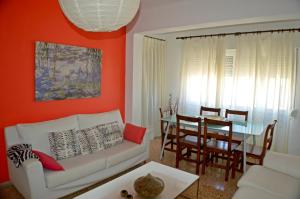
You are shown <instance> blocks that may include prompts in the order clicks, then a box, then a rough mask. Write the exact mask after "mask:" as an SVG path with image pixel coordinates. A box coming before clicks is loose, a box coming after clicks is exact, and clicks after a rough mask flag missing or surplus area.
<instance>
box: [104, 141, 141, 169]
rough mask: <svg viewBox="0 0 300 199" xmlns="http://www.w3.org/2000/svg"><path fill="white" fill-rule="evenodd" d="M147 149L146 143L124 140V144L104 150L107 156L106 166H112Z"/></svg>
mask: <svg viewBox="0 0 300 199" xmlns="http://www.w3.org/2000/svg"><path fill="white" fill-rule="evenodd" d="M144 151H146V147H145V145H144V144H135V143H133V142H129V141H126V140H124V141H123V143H122V144H119V145H116V146H114V147H112V148H109V149H107V150H104V151H103V153H104V154H105V156H106V157H107V163H106V167H107V168H109V167H112V166H114V165H117V164H119V163H120V162H123V161H126V160H129V159H130V158H133V157H135V156H138V155H139V154H141V153H143V152H144Z"/></svg>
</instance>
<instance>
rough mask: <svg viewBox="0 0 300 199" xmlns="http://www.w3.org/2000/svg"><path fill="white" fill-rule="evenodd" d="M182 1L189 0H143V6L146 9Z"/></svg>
mask: <svg viewBox="0 0 300 199" xmlns="http://www.w3.org/2000/svg"><path fill="white" fill-rule="evenodd" d="M180 1H188V0H141V6H142V7H143V8H144V9H148V8H153V7H160V6H164V5H166V4H172V3H178V2H180Z"/></svg>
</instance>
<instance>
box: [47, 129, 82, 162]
mask: <svg viewBox="0 0 300 199" xmlns="http://www.w3.org/2000/svg"><path fill="white" fill-rule="evenodd" d="M74 131H75V130H74V129H71V130H65V131H61V132H50V133H49V135H48V138H49V143H50V151H51V154H52V156H53V157H54V158H55V159H56V160H63V159H67V158H71V157H75V156H77V155H80V154H81V151H80V147H79V143H78V140H77V138H76V135H75V132H74Z"/></svg>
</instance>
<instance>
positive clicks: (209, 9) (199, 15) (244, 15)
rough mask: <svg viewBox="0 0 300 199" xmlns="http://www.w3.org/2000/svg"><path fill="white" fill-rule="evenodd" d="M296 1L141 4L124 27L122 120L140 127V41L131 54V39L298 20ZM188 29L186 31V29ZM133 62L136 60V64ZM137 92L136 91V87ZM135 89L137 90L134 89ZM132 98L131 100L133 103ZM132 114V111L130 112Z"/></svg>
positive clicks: (152, 0) (151, 0)
mask: <svg viewBox="0 0 300 199" xmlns="http://www.w3.org/2000/svg"><path fill="white" fill-rule="evenodd" d="M299 9H300V1H299V0H251V1H249V0H226V1H220V0H142V5H141V8H140V11H139V13H138V15H137V16H136V18H135V19H134V21H133V22H132V23H131V24H129V25H128V26H127V35H126V96H125V111H126V120H127V121H131V122H135V123H140V110H141V107H140V103H137V104H134V102H137V101H140V100H141V97H140V93H141V91H140V90H133V88H134V86H133V85H136V84H140V82H139V81H138V79H139V77H136V76H134V75H133V74H135V75H137V76H139V75H140V74H139V73H138V72H139V70H138V69H137V68H139V67H141V66H140V61H139V58H140V56H141V55H140V54H139V52H141V46H142V44H141V43H140V42H141V41H140V40H139V39H138V38H137V40H138V41H137V42H138V43H137V44H135V45H136V46H137V48H138V49H136V50H135V52H137V54H134V53H133V41H134V39H133V36H134V34H137V33H142V32H145V31H154V30H156V31H157V30H159V29H160V30H163V31H172V30H178V29H179V28H178V27H180V29H186V28H188V27H189V28H200V27H217V26H224V25H234V24H244V23H254V22H264V21H276V20H284V19H291V18H299ZM187 26H188V27H187ZM136 59H137V60H136ZM137 88H138V87H137ZM138 89H139V88H138ZM134 98H135V99H134ZM134 106H136V107H135V110H134V111H133V108H134Z"/></svg>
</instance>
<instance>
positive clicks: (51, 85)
mask: <svg viewBox="0 0 300 199" xmlns="http://www.w3.org/2000/svg"><path fill="white" fill-rule="evenodd" d="M101 58H102V54H101V50H99V49H94V48H83V47H77V46H71V45H62V44H55V43H47V42H40V41H38V42H36V43H35V99H36V100H37V101H48V100H63V99H74V98H88V97H96V96H99V95H100V87H101V86H100V80H101Z"/></svg>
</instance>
